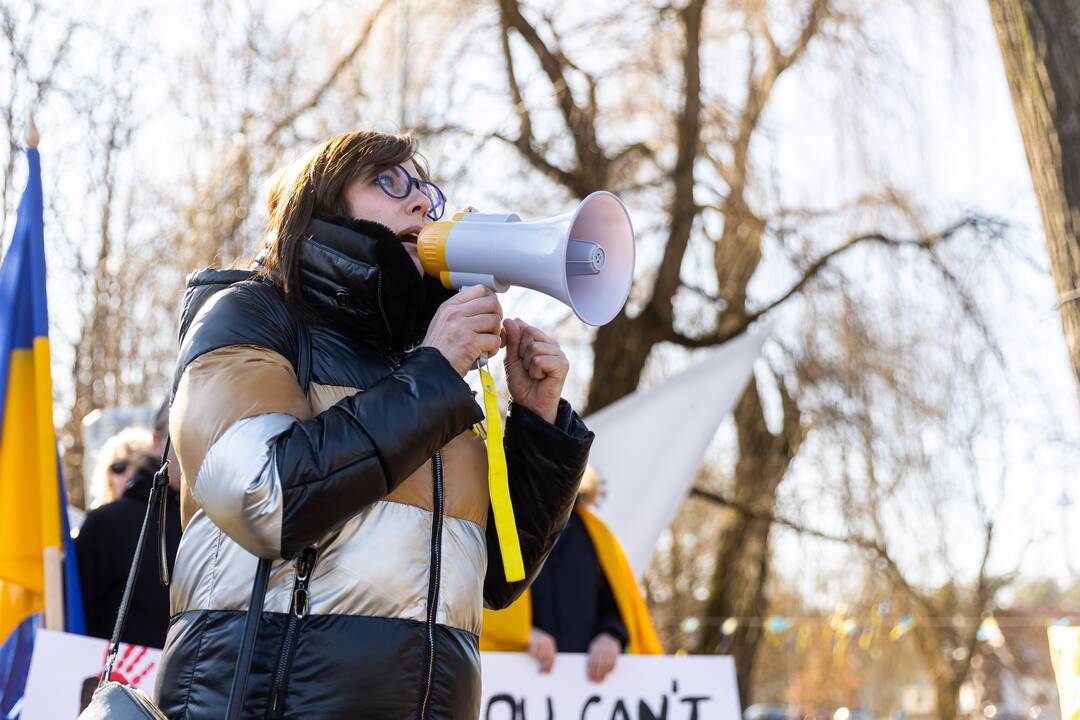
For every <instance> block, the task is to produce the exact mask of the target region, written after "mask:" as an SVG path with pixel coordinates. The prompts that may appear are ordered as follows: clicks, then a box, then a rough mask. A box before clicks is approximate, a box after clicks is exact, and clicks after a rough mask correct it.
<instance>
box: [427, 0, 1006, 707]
mask: <svg viewBox="0 0 1080 720" xmlns="http://www.w3.org/2000/svg"><path fill="white" fill-rule="evenodd" d="M497 7H498V24H499V37H500V43H501V47H502V53H503V64H504V67H505V72H506V87H507V89H508V90H509V95H510V100H511V102H512V112H513V117H514V122H513V123H512V124H513V126H514V127H512V128H511V129H504V128H501V127H500V128H495V129H492V128H491V127H490V126H485V127H481V128H479V129H477V128H476V127H475V125H471V126H470V125H468V124H467V123H464V122H462V123H455V122H452V121H451V122H447V123H444V124H443V125H442V126H441V127H440V128H439V129H441V130H443V131H446V132H451V133H452V132H454V131H458V132H461V131H465V132H466V133H472V134H476V133H481V134H486V135H487V136H488V137H490V138H492V139H493V140H494V141H496V142H499V143H501V144H502V145H503V146H504V147H507V148H512V149H513V150H514V151H515V152H516V153H517V155H518V156H519V157H520V158H521V159H522V160H523V161H524V162H525V164H526V165H527V166H528V167H529V168H531V169H532V171H533V172H535V173H537V174H539V175H541V176H543V177H545V178H547V179H548V180H549V181H550V182H551V183H552V184H553V185H554V186H555V187H558V188H559V189H561V190H562V191H563V192H564V193H566V194H568V195H570V196H571V197H575V198H582V197H584V196H585V195H586V194H588V193H589V192H591V191H593V190H595V189H598V188H607V189H611V190H613V191H615V192H618V193H620V194H622V195H624V196H627V197H630V198H632V199H633V201H636V202H637V203H638V204H640V205H642V206H645V207H648V208H650V211H652V214H653V215H655V216H656V217H657V218H658V220H657V221H656V222H655V230H654V232H651V233H650V238H649V240H650V241H655V242H656V245H657V247H658V255H659V258H660V259H659V261H658V263H657V264H656V266H655V267H653V266H650V267H648V268H647V269H646V270H645V273H644V276H643V277H642V278H641V279H640V280H639V282H638V284H637V286H636V287H635V289H634V292H633V294H632V297H631V302H630V303H629V304H628V306H627V308H626V309H624V311H623V312H622V313H621V314H620V315H618V316H617V317H616V318H615V319H614V320H613V321H612V322H611V323H609V324H608V325H606V326H604V327H602V328H600V329H599V330H598V331H597V332H596V335H595V338H594V339H593V341H592V344H591V350H592V356H593V376H592V380H591V383H590V385H589V390H588V399H587V403H586V407H585V411H586V412H594V411H596V410H599V409H601V408H603V407H605V406H606V405H608V404H610V403H612V402H614V401H615V400H618V399H619V398H621V397H623V396H625V395H626V394H627V393H629V392H632V391H633V390H634V389H635V388H636V387H637V386H638V383H639V382H640V380H641V377H642V373H643V370H644V369H645V367H646V364H647V361H648V360H649V358H650V357H651V356H652V353H653V351H654V349H655V348H657V347H658V346H661V345H672V346H676V347H682V348H687V349H697V348H707V347H712V346H716V345H719V344H721V343H723V342H725V341H727V340H730V339H731V338H734V337H735V336H737V335H739V334H740V333H743V332H745V331H746V330H747V329H748V328H749V327H750V326H751V325H752V324H753V323H754V322H755V321H757V320H758V319H760V318H763V317H765V316H766V315H768V314H770V313H774V312H775V311H777V310H779V309H780V308H784V307H789V306H793V305H797V304H798V303H799V302H800V301H801V299H802V298H804V297H805V296H806V295H807V293H812V292H813V291H814V290H815V287H816V283H817V282H818V281H819V279H820V278H821V277H822V276H824V275H826V274H827V273H828V272H829V271H830V270H831V269H832V268H833V267H834V266H836V265H837V264H838V262H839V261H840V260H841V259H842V258H843V257H844V256H845V255H847V254H849V253H853V252H855V251H856V250H857V249H861V248H863V247H866V246H879V247H885V248H892V249H896V250H898V251H907V250H911V249H914V250H916V251H919V252H924V253H926V254H927V255H929V256H931V257H937V256H936V254H935V253H936V250H937V249H938V248H939V247H940V246H941V245H943V244H947V243H948V242H949V241H951V240H953V239H954V238H957V237H960V236H963V235H966V234H971V233H975V234H978V233H981V232H983V230H984V229H985V224H984V219H982V218H978V217H973V216H965V217H961V218H960V219H959V220H957V221H955V222H953V223H951V224H949V225H947V226H945V227H943V228H941V229H940V230H937V231H934V230H928V229H926V228H925V227H923V225H922V223H921V222H910V219H911V218H910V217H909V218H908V220H909V221H906V222H902V223H900V226H902V227H909V228H912V229H913V235H912V237H909V238H900V237H897V236H895V235H894V234H893V233H891V232H886V231H884V230H876V229H868V230H867V231H865V232H859V233H857V234H855V235H852V236H849V237H846V238H844V239H842V240H840V241H837V240H835V234H834V232H835V231H826V232H824V233H822V234H821V236H819V237H813V236H812V235H811V233H810V232H809V230H807V229H805V228H798V227H795V228H793V227H792V225H793V223H794V222H796V221H798V220H800V219H801V218H799V217H798V216H797V213H796V214H795V215H788V214H785V213H784V212H778V211H777V210H776V209H775V208H772V209H770V207H769V204H768V203H766V202H763V201H762V200H761V199H760V198H761V196H762V194H763V193H762V190H763V186H764V185H765V182H764V178H762V177H761V173H760V164H759V163H758V162H757V161H756V158H755V155H754V147H755V144H756V143H757V142H760V141H761V137H762V135H763V133H764V130H763V126H764V117H765V116H766V113H767V108H768V105H769V100H770V98H771V97H772V95H773V92H774V90H775V88H776V86H777V84H778V82H779V81H780V80H781V79H782V78H783V77H784V76H785V75H786V74H788V73H791V72H792V69H793V68H795V67H797V66H798V65H799V63H800V62H801V61H802V60H803V59H804V58H805V57H806V56H807V54H808V52H809V51H810V50H811V49H812V48H813V47H814V45H815V44H825V45H837V44H842V43H844V42H858V32H857V29H858V26H859V23H860V21H861V17H860V11H861V8H862V6H859V5H853V4H846V3H843V2H838V1H836V0H803V1H802V2H791V3H784V2H776V3H767V2H758V1H754V2H750V1H747V2H738V3H729V4H726V5H724V6H720V5H710V4H709V3H708V2H707V1H706V0H689V2H686V3H683V4H680V5H674V4H671V5H663V6H661V7H659V8H657V9H655V10H652V9H643V8H641V7H640V6H637V5H635V6H633V7H630V6H626V7H620V8H617V9H613V10H612V11H610V12H604V13H603V14H602V15H600V16H599V17H590V18H587V19H585V20H580V21H578V24H577V25H573V26H571V27H563V26H560V25H559V24H558V23H556V22H555V20H554V17H555V14H554V12H551V11H550V10H549V11H548V12H547V13H545V12H542V11H540V10H537V9H532V8H530V7H527V6H526V5H525V4H524V3H521V2H519V0H498V2H497ZM780 18H784V19H783V20H782V19H780ZM790 18H795V20H794V21H791V20H790ZM642 28H644V30H643V29H642ZM853 29H854V32H849V31H852V30H853ZM851 37H854V38H855V40H854V41H852V40H851V39H850V38H851ZM583 38H585V39H584V40H583ZM601 38H602V41H603V42H604V43H605V46H606V47H618V48H622V49H623V50H622V51H621V52H620V53H619V54H618V56H617V60H616V61H614V63H613V61H611V60H608V64H609V65H611V66H612V67H610V68H605V67H604V64H603V63H601V62H599V61H597V60H596V58H595V57H594V56H593V55H592V54H591V53H590V52H589V51H588V48H589V47H591V46H593V45H595V43H597V42H600V41H601V40H600V39H601ZM720 47H726V48H737V49H739V51H740V52H741V53H742V58H741V62H740V63H739V64H736V65H734V68H739V70H734V69H733V66H725V75H726V76H731V75H732V74H733V73H734V72H738V73H739V74H738V77H739V78H740V84H739V87H738V89H737V90H735V91H734V92H732V93H730V94H727V93H725V92H724V91H723V90H722V89H720V88H718V78H717V77H715V76H710V74H709V68H707V67H706V66H705V64H704V62H703V55H704V54H705V53H707V52H718V48H720ZM574 48H577V51H576V53H575V50H574ZM629 48H633V49H636V50H637V51H636V52H632V51H630V50H628V49H629ZM736 54H737V53H736ZM730 56H731V54H730V53H729V55H728V57H730ZM616 63H617V64H616ZM616 68H617V71H616ZM612 97H615V98H616V99H612ZM463 125H464V126H465V127H462V126H463ZM631 128H633V129H631ZM642 128H644V129H642ZM855 205H856V206H864V205H871V206H889V207H893V208H894V209H895V208H897V207H900V208H902V207H903V205H904V203H903V201H902V199H901V198H899V197H898V196H896V195H891V194H889V193H887V192H885V193H881V194H879V195H877V196H873V194H872V193H868V195H867V197H866V198H861V199H860V200H859V201H858V202H857V203H855ZM843 214H844V213H843V212H842V211H839V210H838V211H837V212H836V213H834V215H835V216H841V215H843ZM861 224H862V225H863V226H865V225H866V224H867V223H866V222H863V223H861ZM794 237H798V238H799V242H798V243H795V244H796V245H798V248H796V247H794V246H793V245H792V244H791V243H790V240H791V239H792V238H794ZM768 247H772V248H775V249H778V250H779V252H780V253H781V254H786V255H787V256H788V259H789V260H790V262H791V265H792V266H793V271H794V272H793V276H794V277H793V279H792V281H791V283H790V284H789V285H788V286H787V287H786V288H785V289H783V290H781V291H780V292H777V293H776V294H775V295H773V296H772V297H771V298H769V297H767V298H765V299H761V298H760V297H758V296H757V295H755V293H753V292H751V289H750V286H751V281H752V279H753V278H754V277H755V275H756V274H757V272H758V270H759V269H760V268H761V267H762V264H763V257H764V252H763V251H764V250H765V249H766V248H768ZM704 253H708V255H709V256H711V260H712V263H711V264H712V268H711V272H709V271H708V270H705V269H703V268H702V267H701V266H700V265H697V266H695V265H694V263H693V260H694V259H697V258H700V257H701V256H702V255H703V254H704ZM938 267H939V269H940V271H941V280H940V281H941V282H945V283H948V282H950V279H949V277H950V274H949V271H948V268H947V267H946V265H945V264H941V263H939V266H938ZM789 381H790V379H789V378H783V377H782V378H780V379H779V380H778V382H777V387H778V388H780V393H781V398H782V413H783V416H784V418H783V421H782V422H781V424H780V428H779V430H778V431H777V432H771V431H770V430H769V428H768V426H767V423H766V422H765V416H764V410H763V407H762V403H761V400H760V398H759V397H758V395H757V391H756V389H755V388H754V387H751V388H749V389H748V390H747V393H746V395H745V396H744V397H743V398H742V399H741V400H740V402H739V404H738V407H737V410H736V416H735V421H736V426H737V435H738V447H739V459H738V463H737V465H736V468H735V473H734V477H733V478H732V482H733V484H734V488H735V489H734V495H735V496H737V497H739V498H740V500H741V501H742V502H745V503H747V505H748V506H750V507H755V508H757V509H758V510H759V511H762V512H766V513H768V512H769V511H771V509H772V508H773V507H774V505H775V502H776V494H777V489H778V487H779V486H780V483H781V481H782V480H783V478H784V477H785V476H786V473H787V470H788V466H789V464H790V463H791V461H792V459H793V458H794V457H795V455H796V453H797V452H798V449H799V447H800V444H801V442H802V440H803V437H804V434H805V429H804V427H803V421H802V417H801V414H800V411H799V404H798V402H797V401H796V399H795V397H794V396H793V395H789V394H788V391H787V390H786V388H787V385H788V383H789ZM769 526H770V523H769V522H767V521H754V520H752V519H750V518H740V519H737V520H735V521H734V524H733V525H732V526H731V528H729V531H726V532H724V533H723V534H722V535H721V538H720V543H719V547H718V549H717V553H718V557H719V558H721V562H720V563H719V564H718V565H717V567H716V570H715V573H714V577H713V584H712V587H711V594H712V599H711V600H710V611H709V614H710V616H716V615H719V614H723V613H729V614H732V615H737V616H744V615H754V614H755V613H757V612H758V611H759V610H760V609H761V608H762V607H763V606H764V605H765V597H764V593H765V587H766V582H767V579H768V548H769ZM759 640H760V633H755V632H754V631H753V630H752V629H745V628H744V629H741V630H740V634H739V636H738V637H737V638H736V662H737V666H738V672H739V679H740V683H741V687H742V691H743V693H744V697H743V701H744V704H745V703H747V702H748V701H749V698H748V696H747V695H746V694H745V693H747V692H749V688H750V687H752V682H751V678H752V671H753V664H754V656H755V652H756V647H757V644H758V642H759ZM718 641H719V630H718V629H717V628H713V629H706V631H705V632H703V633H702V634H701V635H700V636H699V643H698V645H697V646H696V647H695V648H693V649H694V650H697V651H709V652H714V651H716V649H717V648H718Z"/></svg>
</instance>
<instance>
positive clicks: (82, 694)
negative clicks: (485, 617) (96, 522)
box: [22, 630, 741, 720]
mask: <svg viewBox="0 0 1080 720" xmlns="http://www.w3.org/2000/svg"><path fill="white" fill-rule="evenodd" d="M107 649H108V642H107V641H105V640H100V639H98V638H89V637H84V636H82V635H69V634H67V633H59V632H52V631H49V630H40V631H38V634H37V640H36V643H35V646H34V657H33V659H32V660H31V662H30V677H29V680H28V682H27V687H26V697H25V700H24V703H23V707H22V719H23V720H58V719H61V718H72V720H74V718H76V717H78V715H79V713H80V712H81V710H82V708H84V707H85V706H86V703H87V702H89V701H90V695H91V694H92V693H93V690H94V688H95V687H96V686H97V679H98V674H99V673H100V672H101V667H102V664H103V663H104V660H105V653H106V651H107ZM160 657H161V651H160V650H153V649H150V648H144V647H139V646H136V645H123V644H122V645H121V646H120V654H119V655H118V659H117V663H116V670H115V672H114V673H113V678H114V679H116V680H121V681H123V682H126V683H127V684H129V685H133V686H135V687H137V688H140V689H142V690H143V691H145V692H146V693H147V694H148V695H151V696H152V695H153V690H154V677H155V675H156V674H157V667H158V661H159V659H160ZM481 662H482V665H483V683H484V685H483V687H484V690H483V701H482V702H481V705H480V718H481V719H482V720H563V719H566V720H740V718H741V713H740V711H739V693H738V691H737V690H736V686H735V664H734V662H732V660H731V658H730V657H724V656H711V655H701V656H696V657H660V656H631V655H623V656H621V657H619V660H618V664H617V665H616V667H615V670H614V671H612V673H611V674H610V675H608V677H607V679H605V680H604V682H603V683H600V684H596V683H591V682H589V681H588V680H587V679H586V676H585V662H586V658H585V656H584V655H579V654H573V653H563V654H560V655H558V656H557V657H556V658H555V666H554V668H553V669H552V671H551V673H549V674H547V675H541V674H540V672H539V671H538V669H537V664H536V661H535V660H533V659H532V658H530V657H528V656H526V655H523V654H520V653H481ZM223 710H224V708H223Z"/></svg>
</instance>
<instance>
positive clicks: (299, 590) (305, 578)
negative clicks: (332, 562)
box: [292, 548, 319, 620]
mask: <svg viewBox="0 0 1080 720" xmlns="http://www.w3.org/2000/svg"><path fill="white" fill-rule="evenodd" d="M318 554H319V552H318V550H316V549H315V548H304V551H303V552H301V553H300V557H299V558H297V560H296V583H295V584H294V585H293V596H292V614H293V616H294V617H296V618H297V619H298V620H302V619H303V618H304V616H305V615H307V611H308V600H309V597H308V596H309V593H308V583H309V582H310V581H311V571H312V569H313V568H314V567H315V560H316V558H317V557H318Z"/></svg>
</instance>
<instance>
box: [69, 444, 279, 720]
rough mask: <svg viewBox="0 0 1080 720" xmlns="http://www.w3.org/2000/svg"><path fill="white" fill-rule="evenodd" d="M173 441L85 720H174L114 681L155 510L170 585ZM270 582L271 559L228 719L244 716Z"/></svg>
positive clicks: (259, 573)
mask: <svg viewBox="0 0 1080 720" xmlns="http://www.w3.org/2000/svg"><path fill="white" fill-rule="evenodd" d="M171 442H172V439H171V438H168V439H166V441H165V452H164V453H162V456H161V468H160V469H159V470H158V471H157V472H156V473H155V474H154V484H153V486H152V487H151V490H150V499H149V501H148V502H147V503H146V516H145V517H144V518H143V524H142V529H141V530H140V531H139V541H138V544H137V545H136V546H135V557H134V558H132V560H131V570H129V571H128V577H127V584H126V585H125V586H124V597H123V599H122V600H121V601H120V610H119V612H118V613H117V614H116V625H115V627H113V634H112V639H111V640H110V641H109V652H108V654H107V655H106V657H105V668H104V670H102V672H101V679H100V680H99V681H98V686H97V689H96V690H94V696H93V698H92V699H91V700H90V704H89V705H87V706H86V709H85V710H83V711H82V712H81V713H80V714H79V720H168V718H167V717H166V716H165V714H164V713H163V712H161V710H160V709H159V708H158V707H157V706H156V705H154V701H153V700H151V699H150V697H149V696H148V695H147V694H146V693H144V692H143V691H142V690H139V689H137V688H133V687H131V686H129V685H123V684H121V683H118V682H114V681H112V680H111V679H110V678H111V677H112V671H113V666H114V665H115V664H116V655H117V652H118V651H119V649H120V634H121V633H122V632H123V630H124V620H126V619H127V613H128V606H129V605H130V604H131V594H132V591H133V590H134V588H135V576H136V575H137V574H138V572H139V564H140V562H141V560H142V555H143V550H144V549H145V548H146V545H147V543H149V542H150V538H149V532H148V529H149V526H150V518H151V517H153V516H154V512H155V510H156V511H157V513H158V530H159V534H158V540H159V542H158V546H159V553H158V579H159V580H160V582H161V584H162V585H163V586H167V585H168V584H169V562H168V556H167V554H166V545H165V509H166V498H167V497H168V488H169V447H170V445H171ZM269 578H270V561H269V560H265V559H260V560H259V567H258V570H256V572H255V583H254V585H253V587H252V589H251V602H250V603H249V604H248V610H247V615H246V617H245V619H244V636H243V641H242V642H241V644H240V655H239V656H238V657H237V660H236V673H235V674H234V675H233V680H232V687H231V688H230V689H229V705H228V709H227V711H226V715H225V717H226V718H228V720H236V719H237V718H239V717H240V708H241V707H242V706H243V704H244V690H245V689H246V687H247V679H248V674H249V673H250V672H251V656H252V654H253V650H254V648H255V634H256V632H257V631H258V629H259V617H260V616H261V614H262V606H263V598H265V596H266V585H267V581H268V580H269Z"/></svg>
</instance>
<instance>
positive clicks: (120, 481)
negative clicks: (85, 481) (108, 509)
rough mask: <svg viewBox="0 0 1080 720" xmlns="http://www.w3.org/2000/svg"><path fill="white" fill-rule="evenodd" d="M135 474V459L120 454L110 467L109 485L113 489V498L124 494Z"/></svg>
mask: <svg viewBox="0 0 1080 720" xmlns="http://www.w3.org/2000/svg"><path fill="white" fill-rule="evenodd" d="M134 474H135V462H134V458H132V457H130V456H128V455H124V454H120V453H118V454H117V456H116V458H115V459H113V461H112V463H111V464H110V465H109V485H110V486H111V487H112V491H113V497H120V496H121V495H123V494H124V488H126V487H127V484H128V481H129V480H131V476H132V475H134Z"/></svg>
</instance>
